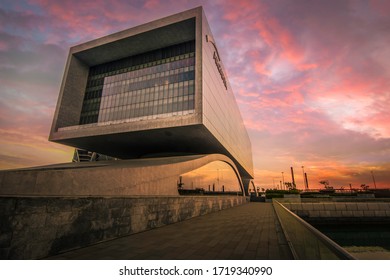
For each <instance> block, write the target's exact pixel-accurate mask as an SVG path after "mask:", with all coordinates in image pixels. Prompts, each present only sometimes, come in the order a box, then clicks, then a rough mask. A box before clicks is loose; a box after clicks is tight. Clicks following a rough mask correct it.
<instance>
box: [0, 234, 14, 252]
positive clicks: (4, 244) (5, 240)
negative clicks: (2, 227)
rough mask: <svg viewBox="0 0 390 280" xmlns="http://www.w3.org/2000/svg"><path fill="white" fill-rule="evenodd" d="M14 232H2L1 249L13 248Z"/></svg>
mask: <svg viewBox="0 0 390 280" xmlns="http://www.w3.org/2000/svg"><path fill="white" fill-rule="evenodd" d="M11 240H12V232H11V231H8V232H5V231H0V248H8V247H9V246H11Z"/></svg>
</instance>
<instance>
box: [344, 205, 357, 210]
mask: <svg viewBox="0 0 390 280" xmlns="http://www.w3.org/2000/svg"><path fill="white" fill-rule="evenodd" d="M345 206H346V208H347V210H349V211H354V210H358V208H357V203H346V204H345Z"/></svg>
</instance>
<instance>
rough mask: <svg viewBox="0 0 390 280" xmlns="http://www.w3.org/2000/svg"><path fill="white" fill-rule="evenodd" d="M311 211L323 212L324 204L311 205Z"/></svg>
mask: <svg viewBox="0 0 390 280" xmlns="http://www.w3.org/2000/svg"><path fill="white" fill-rule="evenodd" d="M313 210H316V211H323V210H325V208H324V204H322V203H313Z"/></svg>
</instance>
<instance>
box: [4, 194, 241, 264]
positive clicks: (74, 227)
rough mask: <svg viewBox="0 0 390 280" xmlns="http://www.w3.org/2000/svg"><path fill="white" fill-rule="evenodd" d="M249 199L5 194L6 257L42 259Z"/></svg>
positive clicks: (238, 197)
mask: <svg viewBox="0 0 390 280" xmlns="http://www.w3.org/2000/svg"><path fill="white" fill-rule="evenodd" d="M245 202H246V198H245V197H241V196H219V197H209V196H207V197H206V196H203V197H202V196H192V197H179V196H175V197H122V198H117V197H115V198H107V197H105V198H101V197H78V198H65V197H23V198H16V197H0V259H37V258H44V257H47V256H51V255H55V254H58V253H61V252H64V251H68V250H71V249H75V248H80V247H84V246H87V245H90V244H94V243H97V242H101V241H105V240H110V239H114V238H117V237H121V236H125V235H129V234H134V233H137V232H141V231H145V230H149V229H152V228H156V227H160V226H164V225H167V224H171V223H175V222H179V221H183V220H186V219H190V218H193V217H196V216H200V215H204V214H207V213H211V212H215V211H219V210H223V209H226V208H230V207H233V206H237V205H240V204H243V203H245Z"/></svg>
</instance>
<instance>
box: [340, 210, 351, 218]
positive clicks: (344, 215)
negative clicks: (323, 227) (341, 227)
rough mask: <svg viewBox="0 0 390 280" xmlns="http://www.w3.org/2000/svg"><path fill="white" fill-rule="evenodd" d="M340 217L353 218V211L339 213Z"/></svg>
mask: <svg viewBox="0 0 390 280" xmlns="http://www.w3.org/2000/svg"><path fill="white" fill-rule="evenodd" d="M341 216H342V217H353V216H354V215H353V211H350V210H346V211H341Z"/></svg>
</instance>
